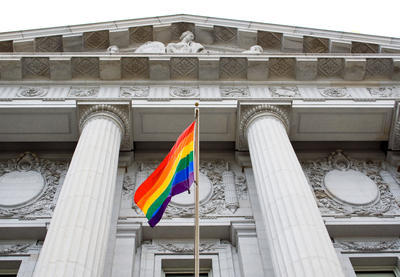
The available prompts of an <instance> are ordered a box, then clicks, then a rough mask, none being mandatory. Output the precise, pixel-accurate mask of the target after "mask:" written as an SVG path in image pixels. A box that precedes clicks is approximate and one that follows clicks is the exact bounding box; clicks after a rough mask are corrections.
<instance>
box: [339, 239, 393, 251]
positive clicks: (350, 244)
mask: <svg viewBox="0 0 400 277" xmlns="http://www.w3.org/2000/svg"><path fill="white" fill-rule="evenodd" d="M334 246H335V247H336V248H342V249H343V250H348V251H355V252H381V251H387V250H397V251H398V250H399V248H400V240H399V239H395V240H389V241H337V242H335V243H334Z"/></svg>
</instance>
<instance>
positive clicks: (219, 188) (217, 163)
mask: <svg viewBox="0 0 400 277" xmlns="http://www.w3.org/2000/svg"><path fill="white" fill-rule="evenodd" d="M158 164H159V161H153V162H144V163H143V164H142V165H141V168H140V171H138V172H137V175H136V184H138V183H139V182H143V181H144V180H145V179H146V178H147V176H149V174H150V173H151V172H152V171H153V170H154V169H155V168H156V167H157V166H158ZM224 172H226V161H223V160H214V161H200V173H202V174H204V175H206V176H207V178H208V179H209V180H210V182H211V184H212V192H213V193H212V195H211V197H210V199H208V200H207V201H206V202H204V203H202V204H201V206H200V216H201V217H202V218H214V217H216V216H219V215H222V216H229V215H232V213H235V212H236V210H237V208H238V207H239V199H246V198H247V184H246V179H245V177H244V175H243V174H242V173H240V172H237V171H235V172H236V174H234V176H233V180H230V181H229V182H230V183H233V184H230V185H231V186H232V187H233V189H234V190H235V191H234V192H233V191H230V196H229V198H228V202H227V199H226V194H225V190H226V187H225V182H224V177H223V176H224ZM139 179H140V180H139ZM137 186H138V185H137ZM123 188H124V191H125V192H124V195H126V197H127V198H130V199H132V196H133V194H134V190H135V185H134V181H133V178H131V177H129V176H126V177H125V180H124V186H123ZM232 195H235V196H236V200H235V201H231V199H233V197H231V196H232ZM227 203H228V205H227ZM232 205H234V206H235V209H232V207H233V206H232ZM132 208H133V209H134V210H135V212H136V213H137V214H140V215H141V214H142V213H141V211H140V209H139V208H138V207H137V206H136V204H135V203H133V202H132ZM193 215H194V207H192V206H181V205H177V204H174V203H172V202H171V203H170V204H169V205H168V207H167V209H166V211H165V213H164V217H163V218H174V217H193Z"/></svg>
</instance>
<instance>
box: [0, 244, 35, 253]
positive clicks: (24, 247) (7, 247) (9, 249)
mask: <svg viewBox="0 0 400 277" xmlns="http://www.w3.org/2000/svg"><path fill="white" fill-rule="evenodd" d="M34 245H35V243H23V242H14V243H13V244H11V243H5V244H3V243H0V256H13V255H21V254H26V253H28V251H29V248H30V247H32V246H34Z"/></svg>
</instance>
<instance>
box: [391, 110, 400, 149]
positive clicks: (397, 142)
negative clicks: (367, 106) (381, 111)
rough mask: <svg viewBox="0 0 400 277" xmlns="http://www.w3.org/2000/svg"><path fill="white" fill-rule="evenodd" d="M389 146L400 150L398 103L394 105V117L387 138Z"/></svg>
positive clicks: (399, 111) (399, 113) (399, 112)
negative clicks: (388, 137)
mask: <svg viewBox="0 0 400 277" xmlns="http://www.w3.org/2000/svg"><path fill="white" fill-rule="evenodd" d="M389 148H390V149H392V150H400V105H399V104H397V105H396V111H395V117H394V119H393V123H392V130H391V133H390V139H389Z"/></svg>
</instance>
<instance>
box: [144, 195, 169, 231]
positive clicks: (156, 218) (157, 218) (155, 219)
mask: <svg viewBox="0 0 400 277" xmlns="http://www.w3.org/2000/svg"><path fill="white" fill-rule="evenodd" d="M169 201H171V196H168V197H167V198H166V199H165V200H164V202H163V203H162V205H161V207H160V209H158V211H157V213H156V214H155V215H154V216H153V217H152V218H151V219H150V220H149V221H148V223H149V225H150V226H151V227H154V226H155V225H156V224H157V223H158V222H159V221H160V220H161V217H162V216H163V214H164V211H165V209H166V208H167V206H168V204H169Z"/></svg>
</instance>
